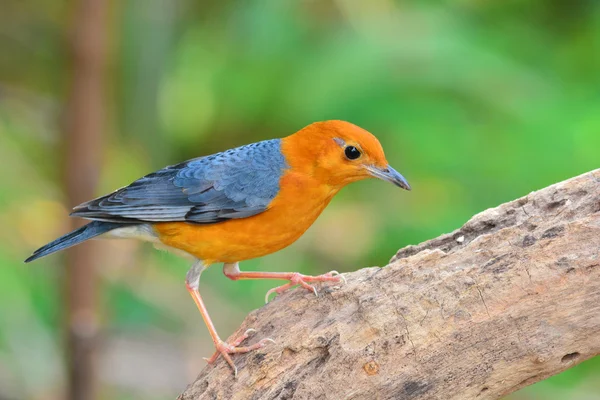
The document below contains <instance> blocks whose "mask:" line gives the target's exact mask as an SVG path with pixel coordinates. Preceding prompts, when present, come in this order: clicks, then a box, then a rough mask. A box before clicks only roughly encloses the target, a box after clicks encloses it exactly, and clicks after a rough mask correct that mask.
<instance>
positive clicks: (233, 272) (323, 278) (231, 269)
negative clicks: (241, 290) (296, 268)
mask: <svg viewBox="0 0 600 400" xmlns="http://www.w3.org/2000/svg"><path fill="white" fill-rule="evenodd" d="M223 273H224V274H225V276H226V277H228V278H229V279H232V280H234V281H237V280H238V279H281V280H286V281H290V282H289V283H286V284H285V285H281V286H278V287H275V288H273V289H271V290H269V291H268V292H267V295H266V296H265V303H268V302H269V296H270V295H271V294H272V293H277V294H281V293H283V292H285V291H286V290H288V289H290V288H292V287H293V286H296V285H300V286H302V287H303V288H305V289H307V290H310V291H311V292H313V293H314V294H315V296H317V289H315V287H314V286H312V285H309V284H308V282H341V281H344V282H345V281H346V280H345V279H344V277H343V276H342V275H340V273H339V272H337V271H331V272H328V273H326V274H323V275H318V276H310V275H302V274H300V273H298V272H243V271H240V267H239V265H238V263H232V264H225V265H224V266H223Z"/></svg>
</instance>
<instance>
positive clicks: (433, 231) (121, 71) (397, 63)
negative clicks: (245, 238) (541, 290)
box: [0, 0, 600, 399]
mask: <svg viewBox="0 0 600 400" xmlns="http://www.w3.org/2000/svg"><path fill="white" fill-rule="evenodd" d="M112 7H113V9H112V14H111V15H112V18H111V26H110V27H109V29H108V30H109V32H110V43H111V47H110V51H109V55H110V57H109V66H108V82H109V85H108V87H107V88H106V94H107V101H106V106H107V108H108V115H109V119H108V121H107V130H106V149H105V158H104V165H98V168H100V169H101V170H102V173H103V176H102V183H101V185H100V187H99V188H98V194H99V195H101V194H104V193H106V192H108V191H112V190H114V189H115V188H117V187H120V186H123V185H126V184H128V183H129V182H130V181H132V180H134V179H136V178H138V177H140V176H142V175H144V174H146V173H148V172H150V171H152V170H155V169H158V168H161V167H163V166H164V165H166V164H170V163H176V162H179V161H182V160H184V159H187V158H192V157H196V156H199V155H203V154H208V153H212V152H216V151H219V150H223V149H227V148H230V147H234V146H237V145H242V144H245V143H249V142H253V141H257V140H261V139H267V138H272V137H281V136H285V135H288V134H290V133H293V132H294V131H296V130H298V129H299V128H301V127H303V126H304V125H306V124H308V123H310V122H313V121H317V120H324V119H333V118H335V119H345V120H349V121H351V122H354V123H356V124H358V125H361V126H363V127H364V128H366V129H368V130H370V131H371V132H373V133H375V134H376V135H377V136H378V137H379V138H380V140H381V142H382V143H383V145H384V147H385V149H386V153H387V156H388V159H389V160H390V162H391V163H392V165H393V166H395V167H396V168H397V169H398V170H400V171H401V172H402V173H403V174H404V175H405V176H406V177H407V178H408V179H409V181H410V182H411V184H412V185H413V188H414V190H413V192H411V193H405V192H401V191H399V190H397V189H395V188H394V187H392V186H391V185H385V184H383V183H381V182H363V183H359V184H355V185H353V186H351V187H349V188H348V189H345V190H344V191H343V192H342V193H341V194H340V196H339V198H337V199H336V200H334V202H333V203H332V205H331V206H330V207H329V209H328V210H327V211H326V212H325V213H324V215H323V217H322V218H321V219H320V220H319V221H318V222H317V223H316V224H315V226H314V227H313V228H311V230H309V232H308V233H307V234H306V235H305V236H304V237H303V238H302V239H301V240H300V241H299V242H298V243H296V244H294V245H293V246H291V247H290V248H289V249H286V250H284V251H282V252H279V253H277V254H274V255H271V256H268V257H264V258H262V259H259V260H252V261H248V262H246V263H244V265H243V268H244V269H247V270H253V269H264V270H280V271H281V270H300V271H302V272H307V273H311V272H312V273H318V272H324V271H327V270H331V269H337V270H353V269H356V268H359V267H364V266H371V265H385V264H386V262H387V261H388V260H389V258H390V257H391V256H392V255H393V254H394V252H395V251H396V250H397V249H398V248H400V247H402V246H404V245H408V244H412V243H417V242H420V241H423V240H426V239H428V238H432V237H435V236H437V235H439V234H441V233H444V232H448V231H451V230H453V229H455V228H457V227H459V226H460V225H461V224H462V223H464V222H465V221H466V220H467V219H468V218H469V217H470V216H471V215H473V214H474V213H477V212H479V211H481V210H483V209H485V208H488V207H493V206H495V205H497V204H499V203H502V202H505V201H508V200H511V199H514V198H516V197H519V196H523V195H526V194H527V193H528V192H530V191H532V190H536V189H539V188H542V187H544V186H547V185H549V184H551V183H554V182H557V181H560V180H563V179H566V178H569V177H571V176H574V175H577V174H580V173H583V172H586V171H588V170H591V169H594V168H598V166H599V161H600V155H599V154H600V112H599V111H598V110H600V74H598V71H599V70H600V2H598V1H595V0H574V1H570V2H564V1H559V0H505V1H501V2H487V1H482V0H453V1H435V0H427V1H417V0H406V1H392V0H376V1H369V2H366V1H363V2H357V1H350V0H323V1H317V0H303V1H302V0H299V1H289V0H266V1H256V2H235V1H203V2H194V1H191V0H177V1H175V0H173V1H166V0H162V1H161V0H123V1H121V2H113V4H112ZM71 15H72V10H71V2H66V1H64V0H62V1H56V0H55V1H49V0H37V1H36V0H21V1H17V0H8V1H4V2H3V5H2V13H0V159H1V160H2V168H0V206H1V208H0V222H2V223H3V226H5V229H4V230H3V231H1V232H0V304H2V306H0V307H1V312H0V398H7V399H16V398H31V399H42V398H44V399H48V398H60V396H61V390H62V384H61V382H62V379H63V378H64V374H65V373H64V366H63V361H62V350H61V343H62V333H61V328H60V325H61V320H62V310H61V304H62V298H61V285H62V283H61V282H62V279H61V275H62V273H63V270H62V269H61V268H60V266H61V262H62V258H61V256H52V257H49V258H47V259H44V260H43V261H41V262H39V263H36V264H33V265H27V266H23V264H22V260H23V259H24V258H25V257H26V256H27V255H28V253H29V252H30V251H31V250H33V249H34V248H36V247H38V246H39V245H41V244H43V243H45V242H47V241H49V240H51V239H53V238H54V237H56V236H58V235H59V234H61V233H64V232H65V231H66V229H67V224H66V220H67V214H68V209H69V208H70V207H71V206H74V205H73V204H64V195H63V192H62V184H61V176H62V175H61V168H62V160H63V150H62V149H63V143H62V141H61V138H62V126H61V119H62V112H63V110H64V108H65V94H66V92H67V89H68V82H69V78H70V74H71V71H70V69H69V55H68V51H67V44H68V41H69V40H70V39H69V33H70V28H69V26H70V25H69V24H70V16H71ZM8 227H10V228H11V229H6V228H8ZM103 248H104V249H110V251H104V252H103V254H99V255H98V256H99V257H102V262H103V265H104V268H103V270H102V278H103V280H102V286H103V288H104V290H103V295H102V298H103V304H104V311H103V315H105V320H104V325H105V338H104V344H103V352H102V353H103V361H102V367H101V368H100V373H101V379H102V384H103V389H102V393H103V397H105V398H116V399H133V398H145V399H151V398H164V397H166V396H169V397H173V395H175V394H176V393H177V392H178V391H179V390H181V389H183V388H184V385H185V383H186V382H187V381H188V380H190V379H191V378H193V377H194V376H195V373H196V372H197V371H198V370H199V369H200V368H201V366H202V360H201V357H202V356H208V355H209V354H211V353H212V348H211V347H212V344H211V342H210V339H209V337H208V335H207V333H206V331H205V328H204V326H203V325H202V322H201V319H200V317H199V316H197V315H196V311H195V308H194V304H193V302H192V301H191V300H190V299H188V295H187V293H186V292H185V290H184V287H183V283H182V282H183V277H184V275H185V271H186V270H187V267H188V265H187V262H186V261H183V260H181V259H178V258H176V257H174V256H172V255H168V254H165V253H159V252H154V251H151V250H149V249H148V248H147V247H146V246H143V247H142V248H139V247H138V244H135V243H129V242H111V243H105V244H104V247H103ZM219 269H220V268H219V267H218V266H217V267H214V268H212V269H211V270H209V271H208V272H207V273H206V274H205V276H203V290H204V293H205V296H206V301H207V305H208V308H209V310H210V311H211V313H212V315H213V317H214V319H215V323H216V325H217V327H218V329H219V330H220V332H221V333H222V335H223V336H227V335H229V334H230V333H233V331H234V330H235V329H236V328H237V327H238V325H239V323H240V322H241V321H242V319H243V317H244V315H245V314H247V313H248V312H249V311H250V310H252V309H253V308H256V307H259V306H260V305H261V303H262V299H263V295H264V293H265V291H266V290H268V289H269V288H270V287H271V284H270V283H268V282H251V281H247V282H231V281H229V280H227V279H225V278H224V277H223V276H222V275H220V272H219ZM128 340H129V342H128ZM118 343H134V345H122V346H121V347H119V346H118V345H117V344H118ZM144 344H147V346H145V347H144ZM114 348H118V349H120V350H119V351H118V352H115V351H113V352H112V353H111V349H114ZM163 349H166V350H164V351H165V354H171V355H172V354H175V355H176V357H175V356H171V358H173V357H175V360H171V361H168V360H167V361H164V362H163V364H164V365H161V366H154V365H153V364H155V363H154V362H153V361H152V360H153V358H150V359H148V358H144V357H155V358H154V359H156V357H158V356H159V354H162V353H161V351H163ZM162 359H163V357H162V356H161V360H162ZM165 359H168V357H165ZM157 368H158V369H157ZM160 368H162V369H160ZM169 371H172V373H170V374H169V373H168V372H169ZM599 371H600V364H599V361H598V359H594V360H591V361H588V362H586V363H584V364H582V365H580V366H578V367H576V368H573V369H571V370H569V371H567V372H565V373H564V374H562V375H559V376H557V377H554V378H551V379H548V380H546V381H544V382H542V383H539V384H537V385H534V386H533V387H530V388H527V389H525V390H523V391H521V392H519V393H517V394H514V395H513V396H511V398H513V399H565V398H569V399H591V398H594V395H593V394H594V393H595V394H596V396H597V393H599V391H600V385H599V384H598V380H597V379H594V376H596V377H597V375H598V372H599ZM117 372H118V373H117ZM169 377H172V379H171V378H169ZM148 390H150V391H149V392H148Z"/></svg>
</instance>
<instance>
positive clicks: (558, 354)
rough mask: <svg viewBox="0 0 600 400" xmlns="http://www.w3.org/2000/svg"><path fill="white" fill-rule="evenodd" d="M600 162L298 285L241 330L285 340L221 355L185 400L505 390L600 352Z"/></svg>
mask: <svg viewBox="0 0 600 400" xmlns="http://www.w3.org/2000/svg"><path fill="white" fill-rule="evenodd" d="M599 253H600V170H595V171H592V172H589V173H587V174H584V175H581V176H579V177H576V178H573V179H570V180H568V181H565V182H562V183H558V184H555V185H553V186H550V187H548V188H545V189H543V190H540V191H538V192H534V193H531V194H529V195H528V196H525V197H523V198H521V199H518V200H515V201H512V202H510V203H506V204H503V205H501V206H499V207H497V208H494V209H489V210H486V211H484V212H482V213H480V214H478V215H476V216H474V217H473V218H472V219H471V220H470V221H468V222H467V223H466V224H465V225H464V226H463V227H462V228H460V229H458V230H456V231H455V232H452V233H450V234H447V235H443V236H441V237H438V238H436V239H433V240H430V241H428V242H425V243H422V244H420V245H418V246H409V247H406V248H404V249H402V250H400V251H399V252H398V254H396V256H394V258H393V259H392V260H391V262H390V264H389V265H387V266H386V267H384V268H377V267H375V268H366V269H362V270H359V271H356V272H353V273H348V274H345V277H346V279H347V284H345V285H341V286H336V287H331V286H327V285H324V286H320V287H319V289H320V296H319V298H315V297H314V296H313V295H311V294H310V293H308V292H306V291H301V290H295V291H292V292H290V293H287V294H284V295H283V296H281V297H278V298H276V299H275V300H274V301H272V302H271V303H269V304H267V305H266V306H264V307H262V308H261V309H259V310H256V311H254V312H252V313H251V314H250V315H249V316H248V317H247V318H246V320H245V321H244V323H243V324H242V326H241V327H240V329H239V332H237V334H240V333H242V332H244V331H245V330H246V329H248V328H250V327H252V328H255V329H257V330H258V333H257V334H256V337H255V338H252V339H250V340H249V341H250V342H251V343H252V342H253V341H255V340H258V339H259V338H261V337H272V338H274V339H275V340H276V341H277V344H276V345H270V346H268V347H266V348H264V349H262V350H260V351H256V352H254V353H250V354H247V355H239V356H236V357H234V360H235V362H236V365H237V366H238V369H239V375H238V377H237V379H235V378H234V377H233V375H232V372H231V370H230V368H229V367H228V366H227V365H226V364H225V363H224V362H223V360H219V361H218V362H217V363H216V365H215V366H207V367H206V368H204V370H203V371H202V372H201V373H200V375H199V376H198V378H197V380H196V381H195V382H194V383H192V384H191V385H190V386H189V387H188V388H187V390H186V391H185V392H184V393H183V394H181V395H180V397H179V399H182V400H184V399H185V400H191V399H461V400H463V399H497V398H500V397H501V396H503V395H506V394H508V393H511V392H514V391H516V390H518V389H520V388H522V387H524V386H527V385H530V384H532V383H535V382H537V381H540V380H542V379H545V378H547V377H549V376H551V375H554V374H557V373H559V372H561V371H564V370H565V369H567V368H570V367H572V366H574V365H576V364H578V363H580V362H582V361H584V360H586V359H588V358H590V357H593V356H595V355H597V354H598V353H599V352H600V256H599Z"/></svg>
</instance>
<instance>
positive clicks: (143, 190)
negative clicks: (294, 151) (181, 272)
mask: <svg viewBox="0 0 600 400" xmlns="http://www.w3.org/2000/svg"><path fill="white" fill-rule="evenodd" d="M287 168H288V166H287V164H286V162H285V158H284V156H283V154H282V153H281V140H280V139H274V140H268V141H264V142H258V143H254V144H251V145H247V146H242V147H238V148H236V149H232V150H228V151H226V152H223V153H217V154H213V155H211V156H207V157H201V158H196V159H193V160H190V161H187V162H184V163H181V164H177V165H173V166H170V167H167V168H164V169H162V170H160V171H157V172H154V173H152V174H149V175H146V176H145V177H143V178H141V179H138V180H137V181H135V182H133V183H132V184H131V185H129V186H127V187H124V188H121V189H119V190H117V191H116V192H114V193H111V194H109V195H106V196H103V197H100V198H97V199H95V200H91V201H88V202H87V203H83V204H81V205H79V206H77V207H75V209H74V211H73V213H72V214H71V215H73V216H78V217H83V218H88V219H96V220H102V221H115V222H132V223H137V222H140V221H144V222H165V221H188V222H193V223H200V224H210V223H216V222H220V221H224V220H228V219H233V218H247V217H250V216H253V215H256V214H259V213H261V212H263V211H265V210H266V209H267V208H268V205H269V204H270V203H271V201H272V200H273V198H274V197H275V196H276V195H277V193H278V192H279V179H280V178H281V175H283V173H284V171H285V169H287Z"/></svg>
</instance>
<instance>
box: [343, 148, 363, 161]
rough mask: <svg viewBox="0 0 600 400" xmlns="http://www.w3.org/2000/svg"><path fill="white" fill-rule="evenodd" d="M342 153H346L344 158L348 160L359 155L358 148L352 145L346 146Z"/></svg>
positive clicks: (354, 158)
mask: <svg viewBox="0 0 600 400" xmlns="http://www.w3.org/2000/svg"><path fill="white" fill-rule="evenodd" d="M344 153H345V154H346V158H347V159H348V160H356V159H357V158H359V157H360V156H361V154H360V150H358V149H357V148H356V147H354V146H347V147H346V149H345V150H344Z"/></svg>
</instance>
